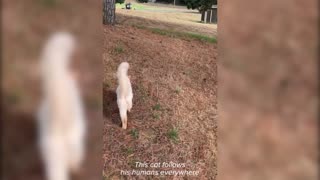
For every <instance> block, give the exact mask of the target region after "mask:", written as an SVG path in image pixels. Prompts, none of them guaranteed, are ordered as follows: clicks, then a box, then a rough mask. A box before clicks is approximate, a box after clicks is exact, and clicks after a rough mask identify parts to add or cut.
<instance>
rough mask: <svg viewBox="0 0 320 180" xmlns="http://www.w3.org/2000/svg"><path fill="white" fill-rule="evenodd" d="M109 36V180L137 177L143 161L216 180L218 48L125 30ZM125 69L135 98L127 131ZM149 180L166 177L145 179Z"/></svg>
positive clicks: (106, 170)
mask: <svg viewBox="0 0 320 180" xmlns="http://www.w3.org/2000/svg"><path fill="white" fill-rule="evenodd" d="M104 30H105V32H104V35H105V44H104V55H103V57H104V85H103V89H104V90H103V96H104V99H103V102H104V105H103V107H104V119H105V123H104V129H105V130H104V133H103V136H104V139H103V141H104V162H105V166H104V176H105V177H106V179H119V178H120V171H121V170H131V169H135V167H134V162H137V161H139V162H149V163H151V162H170V161H173V162H178V163H187V168H185V169H188V170H199V171H200V175H199V176H198V178H201V179H215V177H216V173H217V167H216V157H217V137H216V136H217V134H216V133H217V109H216V105H217V96H216V94H217V60H216V57H217V45H216V44H209V43H204V42H200V41H197V40H191V39H190V40H182V39H176V38H171V37H167V36H161V35H157V34H153V33H152V32H150V31H148V30H141V29H137V28H133V27H131V26H128V25H122V24H121V25H116V26H115V27H113V28H110V27H105V29H104ZM123 61H127V62H129V64H130V69H129V76H130V78H131V82H132V86H133V93H134V98H133V108H132V112H131V113H129V116H128V118H129V120H128V129H127V130H123V129H121V121H120V117H119V113H118V108H117V103H116V94H115V89H116V87H117V80H116V77H115V73H116V70H117V67H118V65H119V64H120V63H121V62H123ZM173 128H176V129H177V132H178V140H177V141H175V140H173V138H170V137H169V136H168V132H169V131H170V130H171V129H173ZM133 131H135V132H138V135H134V133H133ZM140 170H141V169H140ZM147 170H152V169H147ZM132 178H133V179H134V178H136V177H130V178H129V179H132ZM149 178H152V179H154V178H155V179H161V178H163V177H160V176H155V177H150V176H140V177H139V179H149ZM184 178H187V179H188V177H184ZM189 178H190V179H192V177H189ZM193 178H194V177H193ZM166 179H174V177H172V176H171V177H170V176H168V177H166ZM178 179H179V178H178ZM180 179H182V177H180Z"/></svg>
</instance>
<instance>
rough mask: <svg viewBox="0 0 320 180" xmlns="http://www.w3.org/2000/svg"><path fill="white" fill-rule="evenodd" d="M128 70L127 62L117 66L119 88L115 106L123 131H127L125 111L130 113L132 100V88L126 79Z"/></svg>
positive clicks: (127, 78)
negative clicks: (116, 105)
mask: <svg viewBox="0 0 320 180" xmlns="http://www.w3.org/2000/svg"><path fill="white" fill-rule="evenodd" d="M128 69H129V64H128V63H127V62H123V63H121V64H120V65H119V67H118V71H117V78H118V83H119V86H118V88H117V90H116V92H117V104H118V108H119V112H120V118H121V122H122V128H123V129H127V121H128V117H127V111H129V112H130V111H131V108H132V98H133V93H132V87H131V83H130V79H129V77H128Z"/></svg>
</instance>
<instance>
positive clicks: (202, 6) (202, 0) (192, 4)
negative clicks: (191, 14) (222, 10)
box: [183, 0, 218, 12]
mask: <svg viewBox="0 0 320 180" xmlns="http://www.w3.org/2000/svg"><path fill="white" fill-rule="evenodd" d="M183 1H184V3H185V4H186V5H187V8H188V9H198V10H199V11H200V12H203V11H206V10H207V9H209V8H211V7H212V5H217V3H218V2H217V0H183Z"/></svg>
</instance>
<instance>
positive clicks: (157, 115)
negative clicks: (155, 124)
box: [152, 113, 160, 119]
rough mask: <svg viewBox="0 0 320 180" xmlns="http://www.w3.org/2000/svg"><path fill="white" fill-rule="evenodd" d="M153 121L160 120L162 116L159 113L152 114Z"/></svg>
mask: <svg viewBox="0 0 320 180" xmlns="http://www.w3.org/2000/svg"><path fill="white" fill-rule="evenodd" d="M152 117H153V119H160V115H159V114H158V113H152Z"/></svg>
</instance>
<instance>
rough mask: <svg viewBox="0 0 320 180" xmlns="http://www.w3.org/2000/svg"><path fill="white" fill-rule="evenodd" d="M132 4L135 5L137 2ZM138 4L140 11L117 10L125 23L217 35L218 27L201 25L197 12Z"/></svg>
mask: <svg viewBox="0 0 320 180" xmlns="http://www.w3.org/2000/svg"><path fill="white" fill-rule="evenodd" d="M132 3H133V4H135V3H136V2H132ZM136 4H138V5H139V6H138V7H139V9H136V10H126V9H122V8H117V9H116V12H117V13H118V14H119V15H122V16H121V17H125V23H127V24H131V25H132V24H134V25H144V26H149V27H158V28H165V29H169V30H175V31H184V32H194V33H200V34H205V35H208V36H216V35H217V25H216V24H205V23H201V22H200V20H201V14H200V13H199V12H198V11H197V10H188V9H187V8H186V7H183V6H182V7H180V6H176V7H175V6H173V5H157V4H154V3H147V4H140V3H136ZM132 17H135V18H132ZM136 17H140V18H136Z"/></svg>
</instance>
